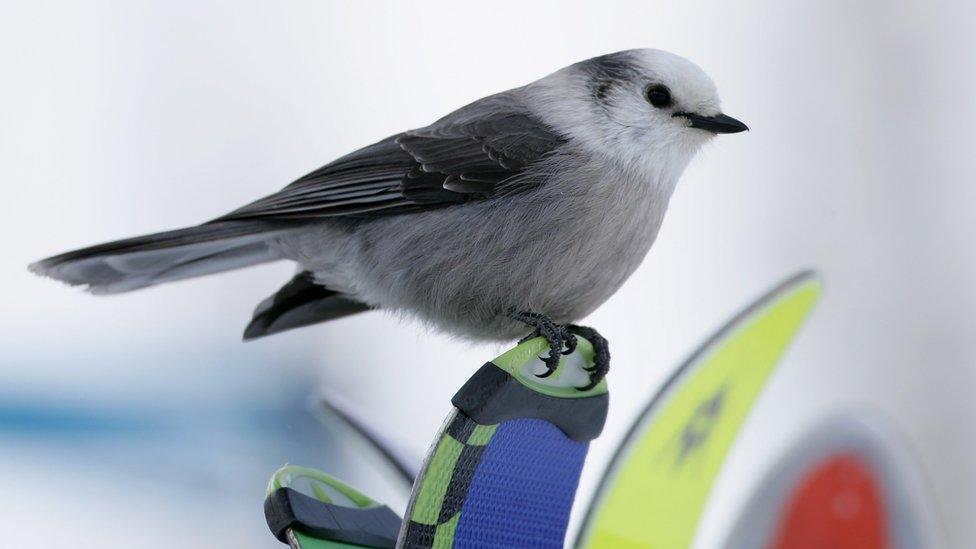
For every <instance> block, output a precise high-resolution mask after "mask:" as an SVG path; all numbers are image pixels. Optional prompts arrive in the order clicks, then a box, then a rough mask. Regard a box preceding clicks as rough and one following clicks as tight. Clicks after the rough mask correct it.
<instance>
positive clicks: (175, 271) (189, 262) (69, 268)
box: [29, 221, 295, 294]
mask: <svg viewBox="0 0 976 549" xmlns="http://www.w3.org/2000/svg"><path fill="white" fill-rule="evenodd" d="M293 227H295V225H282V224H280V223H268V222H265V221H219V222H213V223H206V224H203V225H198V226H196V227H187V228H185V229H177V230H175V231H166V232H162V233H155V234H149V235H144V236H137V237H135V238H128V239H125V240H117V241H115V242H108V243H105V244H99V245H97V246H92V247H89V248H83V249H81V250H75V251H71V252H67V253H63V254H61V255H56V256H54V257H49V258H47V259H43V260H41V261H38V262H36V263H33V264H31V265H30V267H29V268H30V270H31V271H32V272H34V273H36V274H39V275H42V276H47V277H51V278H54V279H57V280H61V281H63V282H66V283H68V284H71V285H73V286H77V285H85V286H87V289H88V290H89V291H90V292H91V293H93V294H114V293H120V292H128V291H130V290H135V289H138V288H145V287H146V286H153V285H155V284H161V283H163V282H170V281H173V280H180V279H183V278H191V277H195V276H202V275H207V274H212V273H219V272H222V271H229V270H231V269H239V268H241V267H248V266H250V265H256V264H258V263H265V262H268V261H274V260H276V259H279V257H278V256H277V254H276V252H275V251H274V250H273V249H272V248H271V246H270V245H269V241H270V240H271V239H272V238H274V237H275V236H277V235H279V234H281V233H282V232H285V231H288V230H290V229H291V228H293Z"/></svg>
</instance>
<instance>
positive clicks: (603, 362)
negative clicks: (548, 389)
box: [566, 324, 610, 391]
mask: <svg viewBox="0 0 976 549" xmlns="http://www.w3.org/2000/svg"><path fill="white" fill-rule="evenodd" d="M566 331H567V332H569V333H571V334H574V335H577V336H580V337H582V338H583V339H586V340H587V341H589V342H590V344H591V345H593V366H591V367H589V368H584V370H586V371H587V372H589V373H590V382H589V383H587V384H586V385H584V386H582V387H577V388H576V389H577V390H579V391H589V390H590V389H592V388H594V387H596V386H597V385H598V384H599V383H600V382H601V381H603V378H605V377H607V372H609V371H610V344H609V343H608V342H607V340H606V338H605V337H603V336H602V335H600V333H599V332H597V331H596V330H594V329H593V328H588V327H586V326H577V325H575V324H570V325H568V326H566Z"/></svg>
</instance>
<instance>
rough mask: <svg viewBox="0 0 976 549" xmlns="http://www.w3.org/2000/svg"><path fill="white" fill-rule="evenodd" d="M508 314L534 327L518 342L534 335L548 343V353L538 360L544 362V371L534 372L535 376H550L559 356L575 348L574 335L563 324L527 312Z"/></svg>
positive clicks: (557, 363) (555, 367) (557, 364)
mask: <svg viewBox="0 0 976 549" xmlns="http://www.w3.org/2000/svg"><path fill="white" fill-rule="evenodd" d="M509 316H510V317H511V318H512V319H514V320H517V321H519V322H523V323H525V324H528V325H529V326H532V327H533V328H535V330H533V331H532V333H530V334H529V335H528V336H526V337H524V338H522V339H520V340H519V343H524V342H526V341H528V340H530V339H532V338H534V337H543V338H545V340H546V342H548V343H549V355H548V356H540V357H539V360H541V361H542V362H544V363H545V365H546V371H545V372H543V373H541V374H536V376H537V377H539V378H546V377H549V376H551V375H552V374H553V373H554V372H555V371H556V369H557V368H558V367H559V357H560V356H562V355H568V354H571V353H572V352H573V351H575V350H576V343H577V342H576V336H575V335H573V334H572V333H570V331H569V330H567V329H566V327H565V326H562V325H559V324H556V323H555V322H553V321H552V319H551V318H549V317H548V316H546V315H543V314H539V313H529V312H513V313H511V314H510V315H509Z"/></svg>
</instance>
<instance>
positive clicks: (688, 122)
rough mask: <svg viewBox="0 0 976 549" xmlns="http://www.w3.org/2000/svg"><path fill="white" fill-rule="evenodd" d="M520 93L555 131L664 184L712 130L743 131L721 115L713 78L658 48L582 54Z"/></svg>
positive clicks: (719, 131) (673, 179) (744, 128)
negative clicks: (583, 56)
mask: <svg viewBox="0 0 976 549" xmlns="http://www.w3.org/2000/svg"><path fill="white" fill-rule="evenodd" d="M527 91H529V94H530V96H531V97H533V98H534V102H535V110H536V111H537V112H539V114H540V115H541V116H542V117H543V118H544V119H545V120H546V122H547V123H549V124H551V125H552V126H553V128H554V129H556V130H557V131H559V132H561V133H563V134H564V135H567V136H570V137H571V138H572V139H573V140H574V141H576V142H578V143H580V145H581V146H583V147H585V148H587V149H589V150H590V151H591V152H593V153H594V154H601V155H605V156H607V158H608V159H610V160H612V161H614V162H615V163H617V164H619V165H621V166H622V167H623V168H624V169H627V170H629V171H634V172H635V173H637V174H639V175H642V176H644V177H650V178H653V180H654V181H657V182H659V183H661V184H665V185H668V184H670V185H673V183H674V182H675V181H676V180H677V178H678V176H679V175H680V174H681V171H682V170H684V168H685V166H686V165H687V164H688V162H689V161H690V160H691V158H692V157H693V156H694V154H695V152H697V151H698V150H699V149H700V148H701V146H702V145H703V144H704V143H705V142H706V141H708V140H709V139H711V138H712V137H714V136H715V135H716V134H719V133H737V132H741V131H744V130H747V129H748V128H747V127H746V125H745V124H743V123H742V122H739V121H738V120H736V119H734V118H732V117H730V116H727V115H725V114H723V113H722V111H721V109H720V104H721V102H720V100H719V97H718V91H717V90H716V88H715V83H714V82H712V79H711V78H709V77H708V75H707V74H705V72H704V71H703V70H702V69H701V68H700V67H698V65H695V64H694V63H692V62H691V61H688V60H687V59H685V58H683V57H679V56H677V55H674V54H672V53H668V52H666V51H661V50H654V49H636V50H626V51H621V52H617V53H611V54H607V55H602V56H600V57H594V58H592V59H587V60H586V61H582V62H579V63H576V64H574V65H570V66H569V67H566V68H564V69H562V70H560V71H558V72H556V73H554V74H552V75H549V76H547V77H546V78H543V79H542V80H539V81H537V82H535V83H533V84H530V85H529V86H527Z"/></svg>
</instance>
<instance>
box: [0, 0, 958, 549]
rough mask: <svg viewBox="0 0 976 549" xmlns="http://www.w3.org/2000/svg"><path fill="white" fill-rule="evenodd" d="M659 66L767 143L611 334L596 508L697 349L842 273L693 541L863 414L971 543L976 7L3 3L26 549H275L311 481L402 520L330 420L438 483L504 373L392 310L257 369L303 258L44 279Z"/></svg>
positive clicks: (733, 175) (18, 534) (700, 212)
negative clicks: (621, 67)
mask: <svg viewBox="0 0 976 549" xmlns="http://www.w3.org/2000/svg"><path fill="white" fill-rule="evenodd" d="M632 47H657V48H662V49H667V50H670V51H673V52H676V53H679V54H681V55H683V56H686V57H688V58H690V59H691V60H693V61H695V62H696V63H698V64H700V65H701V66H702V67H703V68H704V69H705V70H706V71H707V72H708V73H709V74H710V75H711V76H712V77H713V79H714V80H715V81H716V83H717V84H718V87H719V90H720V92H721V95H722V97H723V99H724V103H725V110H726V112H728V113H729V114H731V115H733V116H736V117H737V118H740V119H742V120H743V121H745V122H746V123H748V124H749V126H750V127H751V128H752V131H751V132H749V133H747V134H740V135H735V136H727V137H720V138H718V139H715V140H714V141H713V144H711V145H710V146H709V147H708V149H707V150H705V151H704V152H703V153H702V154H701V155H700V156H699V157H698V158H697V159H696V160H695V161H694V162H693V164H692V165H691V166H690V168H689V169H688V171H687V172H686V174H685V176H684V178H683V179H682V181H681V183H680V184H679V186H678V190H677V192H676V194H675V196H674V200H673V202H672V207H671V210H670V213H669V215H668V218H667V219H666V221H665V224H664V228H663V230H662V232H661V234H660V237H659V240H658V242H657V244H656V246H655V247H654V249H653V250H652V251H651V254H650V255H649V257H648V258H647V260H646V261H645V262H644V264H643V265H642V267H641V268H640V270H639V271H638V272H637V273H636V274H635V275H634V276H633V277H632V278H631V279H630V281H629V282H628V283H627V284H626V285H625V286H624V288H623V289H622V290H621V291H620V292H618V293H617V294H616V295H615V296H614V297H613V298H612V299H611V300H610V301H609V302H608V303H607V304H606V305H605V306H604V307H602V308H601V309H600V310H599V311H598V312H597V313H595V314H594V315H592V317H591V318H588V319H587V320H586V322H587V323H589V324H592V325H594V326H597V327H599V328H600V329H601V331H602V332H603V333H604V334H605V335H607V336H608V337H609V338H610V340H611V341H612V343H613V357H614V362H613V372H612V374H611V377H610V383H611V392H612V406H611V412H610V419H609V424H608V427H607V429H606V431H605V434H604V436H603V437H601V438H600V439H599V440H598V441H596V442H595V443H594V444H593V447H592V451H591V457H590V459H589V461H588V463H587V467H586V471H585V477H584V479H583V484H582V486H581V492H580V499H578V501H581V502H585V501H587V499H588V495H589V494H590V493H591V491H592V488H593V485H594V483H595V482H596V480H597V478H598V475H599V472H600V471H601V470H602V468H603V466H604V464H605V462H606V460H607V458H608V457H609V454H610V452H611V450H612V448H613V447H614V445H615V444H616V443H617V441H618V440H619V437H620V436H621V435H622V433H623V431H624V430H625V429H626V427H627V425H628V423H629V421H630V420H631V418H632V417H633V414H634V413H635V412H636V411H637V410H638V409H639V408H640V407H641V406H642V405H643V403H644V401H645V400H646V399H647V398H648V397H649V395H650V394H651V393H652V392H653V391H654V390H655V388H656V387H657V386H658V385H659V384H660V383H661V381H662V380H663V379H664V378H665V376H667V375H668V373H669V372H670V371H671V370H672V369H673V368H674V366H675V365H676V364H678V362H679V361H680V360H681V359H682V358H683V357H684V356H685V355H686V354H687V353H689V352H690V351H691V350H692V349H693V348H694V347H695V346H696V345H697V343H698V342H699V341H700V340H701V339H702V338H704V337H705V336H707V335H708V334H709V333H711V332H712V331H713V330H714V329H715V328H716V327H717V326H719V325H720V324H721V323H723V322H724V320H725V319H726V318H728V317H729V316H730V315H731V314H733V313H734V312H736V311H737V310H738V309H739V308H740V307H741V306H742V305H744V304H746V303H747V302H748V301H750V300H751V299H753V298H754V297H756V296H757V295H758V294H760V293H762V292H763V291H765V289H766V288H767V287H769V286H770V285H772V284H773V283H775V282H777V281H778V280H780V279H781V278H783V277H785V276H787V275H789V274H791V273H793V272H794V271H797V270H799V269H801V268H806V267H816V268H817V269H819V270H820V271H821V272H822V273H823V276H824V278H825V280H826V286H827V292H826V296H825V299H824V300H823V302H822V303H821V305H820V306H819V308H818V309H817V311H816V313H815V315H814V317H813V318H812V321H811V322H810V324H809V325H808V327H807V329H806V330H805V331H804V332H803V334H802V336H801V338H800V340H799V341H798V342H797V344H796V345H795V346H794V347H793V349H792V350H791V352H790V353H789V355H788V357H787V359H786V361H785V362H784V364H783V365H782V367H781V369H780V370H779V371H778V372H777V373H776V374H775V375H774V377H773V379H772V380H771V382H770V384H769V385H768V387H767V390H766V391H765V393H764V394H763V395H762V396H761V398H760V401H759V403H758V405H757V407H756V408H755V410H754V413H753V414H752V416H751V417H750V419H749V421H748V423H747V424H746V426H745V429H744V431H743V433H742V437H741V438H740V440H739V442H738V443H737V444H736V446H735V448H734V450H733V453H732V456H731V458H730V461H729V463H728V466H727V468H726V469H725V470H724V471H723V473H722V476H721V477H720V479H719V484H718V487H717V491H716V493H715V497H714V498H713V500H712V501H711V504H710V506H709V508H708V510H707V513H706V516H705V522H704V527H703V531H702V532H701V533H700V536H699V538H698V542H697V543H698V545H699V546H700V547H712V546H713V545H714V544H715V543H716V541H717V540H720V539H722V537H723V536H724V535H725V533H726V532H727V531H728V529H729V528H730V527H731V524H730V520H731V519H732V516H733V515H734V513H733V512H730V510H731V509H735V508H736V506H737V505H739V504H740V503H741V502H742V501H743V500H744V499H745V498H746V497H748V495H749V492H750V491H751V489H752V487H753V486H754V485H755V483H756V482H757V480H758V478H759V476H760V475H761V474H762V472H763V471H765V469H766V468H767V467H768V466H769V464H770V463H771V462H772V461H773V460H775V459H776V458H777V457H778V456H779V455H780V454H781V453H782V452H783V451H784V449H785V448H786V447H787V445H788V444H789V443H790V442H791V441H792V440H793V439H794V438H795V437H796V436H798V435H799V434H800V433H801V432H802V431H803V430H804V429H805V428H806V427H808V426H809V425H811V424H812V423H814V422H815V421H816V420H817V419H819V418H820V417H822V416H823V415H824V414H825V413H826V412H827V411H828V410H831V409H834V408H835V407H837V406H850V405H854V406H866V407H871V408H873V409H875V410H877V411H879V412H880V413H882V414H884V415H886V416H887V417H888V418H889V419H890V421H891V422H892V424H893V425H895V427H896V428H897V429H898V430H899V431H900V432H901V433H902V434H903V436H904V438H905V440H906V441H907V443H908V444H909V445H910V446H911V447H912V449H913V450H914V452H915V455H916V456H917V457H918V462H919V465H920V467H921V468H922V472H923V474H924V475H925V477H926V478H927V479H928V481H929V484H930V489H931V493H932V495H933V498H934V500H935V502H936V504H937V506H938V513H939V515H940V517H941V519H942V523H943V526H944V529H945V534H946V538H947V540H948V542H949V545H950V546H951V547H974V546H976V523H974V522H973V521H972V516H973V514H974V513H976V442H974V437H976V429H974V428H973V425H974V424H976V399H974V398H972V395H973V386H974V384H976V337H973V328H972V327H973V326H974V325H976V291H974V290H973V281H974V280H976V250H974V247H973V245H972V235H973V234H974V233H976V216H974V215H973V214H974V206H976V185H974V181H973V175H972V172H971V166H972V154H973V145H972V138H971V133H972V128H973V127H974V126H976V102H974V101H973V99H972V98H973V97H976V76H974V73H973V70H974V66H973V62H972V57H973V56H972V53H973V51H974V47H976V5H974V4H973V3H968V2H961V1H960V2H954V3H946V2H926V3H924V4H923V3H911V2H880V1H878V2H859V3H850V2H840V1H827V2H816V3H811V4H810V5H807V6H800V5H799V4H796V3H789V4H788V5H787V3H777V2H765V3H763V2H745V3H733V2H722V3H718V2H716V3H712V5H702V4H699V5H696V6H690V5H686V4H685V3H673V2H670V3H667V2H646V1H645V2H608V1H604V2H599V3H596V2H593V3H582V2H555V1H550V2H533V3H528V2H514V1H500V0H499V1H495V2H491V3H489V4H485V3H477V4H476V3H459V2H447V1H445V2H425V3H419V2H410V3H396V4H394V3H388V4H380V3H366V2H353V1H348V2H338V1H333V2H231V1H227V2H192V3H191V2H165V3H164V2H157V3H146V2H129V1H127V2H116V3H111V2H96V1H92V2H86V3H83V4H82V3H74V2H60V3H59V2H30V3H25V2H13V1H4V2H3V3H2V8H0V81H2V84H0V175H2V181H3V183H2V184H3V192H4V198H5V200H3V201H2V202H0V227H2V230H3V234H4V235H5V236H4V238H3V248H4V254H3V256H2V259H0V262H2V264H0V283H2V284H0V288H2V290H0V313H2V314H0V466H2V467H3V470H4V471H5V473H6V474H5V475H4V477H5V479H6V480H5V482H4V489H3V490H2V491H0V510H2V513H0V515H2V516H3V519H2V522H3V523H5V524H7V525H9V526H8V527H4V528H2V529H0V545H4V546H26V545H28V544H32V543H31V542H32V541H36V540H37V539H41V540H43V542H42V543H44V544H45V545H53V546H62V545H64V546H72V547H94V546H98V547H108V546H125V545H130V544H131V545H138V546H141V547H174V546H181V547H192V546H199V547H206V546H215V545H216V546H232V545H233V546H236V547H268V548H271V547H276V546H279V545H278V544H277V542H276V541H274V540H273V539H272V538H271V536H270V535H269V534H268V532H267V529H266V527H265V525H264V519H263V515H262V510H261V500H262V498H263V489H264V483H265V482H266V480H267V477H268V476H269V475H270V473H271V472H272V471H273V470H274V469H275V468H276V467H277V466H279V465H280V464H281V463H283V462H284V461H291V462H294V463H304V464H308V465H312V466H318V467H325V468H327V469H328V470H329V471H330V472H335V473H338V474H339V475H340V476H344V477H346V478H348V479H349V480H350V481H352V482H353V483H354V484H359V485H360V486H361V487H363V488H364V490H365V491H367V492H372V493H373V494H375V495H377V496H379V497H381V498H384V499H387V500H388V501H390V502H391V503H392V504H393V505H394V506H402V494H400V493H397V491H396V490H395V489H394V488H393V487H391V486H388V485H385V484H384V483H383V482H382V481H379V480H377V479H379V478H381V475H379V474H376V473H375V471H370V470H364V468H363V467H354V465H357V462H355V461H352V460H353V459H354V457H352V458H351V457H350V456H349V455H348V452H345V453H344V452H343V451H342V450H341V448H337V446H336V444H335V443H334V439H333V438H330V437H329V435H328V433H327V432H326V431H325V430H323V429H322V428H321V425H319V424H318V423H317V422H316V420H315V419H314V418H313V417H312V416H311V415H310V414H308V413H307V410H308V398H309V396H310V395H312V394H314V393H316V391H317V390H318V389H319V388H326V389H327V390H329V391H333V392H338V393H341V394H343V395H345V396H346V397H347V398H348V399H350V400H351V401H353V402H355V403H356V404H358V405H359V406H360V407H361V408H362V409H363V410H367V411H368V413H369V415H370V416H371V417H372V418H373V419H374V420H375V421H376V422H378V423H381V424H384V425H386V426H387V428H388V430H389V432H390V433H393V434H395V436H396V437H397V438H398V439H399V440H400V441H401V442H403V443H404V444H405V445H406V446H407V447H408V448H409V449H410V450H411V451H412V452H414V454H416V455H418V456H419V455H421V454H422V453H423V452H424V450H425V449H426V446H427V444H428V442H429V439H430V436H431V434H432V433H433V431H434V430H435V429H436V427H437V426H438V425H439V424H440V421H441V419H442V418H443V415H444V413H445V412H446V409H447V403H448V401H449V398H450V396H451V395H452V394H453V393H454V391H455V390H456V389H457V387H459V386H460V384H461V383H463V382H464V380H466V379H467V377H468V376H469V375H470V374H471V373H472V372H473V371H474V370H475V369H476V368H477V367H478V366H480V365H481V364H482V363H484V361H485V360H487V359H489V358H490V357H492V356H494V355H495V354H496V353H497V352H498V351H499V350H501V348H499V347H494V346H472V345H468V344H464V343H460V342H457V341H453V340H450V339H448V338H446V337H443V336H441V335H437V334H431V333H426V332H423V331H422V330H420V329H419V328H418V327H417V326H415V325H413V324H410V323H405V322H402V321H398V320H395V319H393V318H390V317H387V316H384V315H383V314H380V313H368V314H364V315H360V316H357V317H355V318H350V319H346V320H341V321H337V322H334V323H331V324H328V325H323V326H319V327H314V328H310V329H304V330H300V331H295V332H291V333H287V334H283V335H280V336H275V337H272V338H268V339H266V340H261V341H258V342H254V343H249V344H246V345H245V344H242V343H240V341H239V339H240V334H241V330H242V329H243V327H244V325H245V324H246V322H247V320H248V319H249V318H250V313H251V310H252V309H253V307H254V306H255V304H256V303H257V302H258V301H259V300H260V299H262V298H264V297H265V296H266V295H268V294H270V293H271V292H273V291H275V290H276V289H277V288H278V287H279V286H280V285H281V284H282V283H283V282H284V281H285V280H286V279H287V278H288V277H289V276H290V274H291V272H292V267H291V266H290V265H287V264H272V265H268V266H263V267H259V268H254V269H249V270H245V271H239V272H235V273H230V274H227V275H223V276H218V277H211V278H207V279H200V280H194V281H188V282H183V283H177V284H172V285H167V286H163V287H159V288H155V289H150V290H146V291H141V292H136V293H133V294H130V295H125V296H120V297H117V298H110V299H105V298H98V299H96V298H93V297H90V296H88V295H85V294H83V293H81V292H79V291H77V290H72V289H69V288H66V287H61V286H58V285H56V284H54V283H52V282H50V281H46V280H42V279H39V278H36V277H33V276H31V275H29V274H28V273H27V270H26V265H27V263H29V262H30V261H32V260H36V259H39V258H41V257H44V256H47V255H51V254H53V253H57V252H61V251H64V250H67V249H71V248H74V247H78V246H84V245H88V244H92V243H96V242H100V241H103V240H109V239H116V238H120V237H126V236H132V235H136V234H140V233H144V232H151V231H157V230H162V229H169V228H175V227H178V226H182V225H188V224H194V223H197V222H200V221H204V220H207V219H210V218H213V217H216V216H217V215H220V214H222V213H225V212H226V211H228V210H230V209H233V208H234V207H236V206H238V205H241V204H243V203H245V202H248V201H250V200H252V199H255V198H257V197H260V196H262V195H264V194H267V193H269V192H271V191H274V190H276V189H278V188H279V187H281V186H283V185H284V184H286V183H288V182H289V181H291V180H292V179H294V178H296V177H298V176H300V175H302V174H304V173H306V172H307V171H309V170H311V169H313V168H316V167H318V166H319V165H321V164H323V163H325V162H327V161H329V160H331V159H333V158H335V157H337V156H339V155H342V154H344V153H346V152H348V151H350V150H352V149H354V148H357V147H359V146H362V145H365V144H368V143H371V142H373V141H376V140H377V139H379V138H382V137H384V136H386V135H389V134H392V133H395V132H397V131H400V130H403V129H406V128H411V127H417V126H423V125H426V124H427V123H429V122H431V121H433V120H434V119H436V118H438V117H439V116H441V115H442V114H445V113H447V112H448V111H450V110H452V109H454V108H456V107H459V106H461V105H463V104H465V103H467V102H470V101H472V100H474V99H477V98H479V97H481V96H484V95H487V94H489V93H492V92H495V91H500V90H503V89H507V88H510V87H514V86H517V85H521V84H524V83H526V82H528V81H531V80H534V79H536V78H538V77H541V76H543V75H545V74H548V73H549V72H552V71H554V70H556V69H558V68H560V67H562V66H564V65H567V64H569V63H572V62H575V61H578V60H581V59H584V58H587V57H591V56H594V55H598V54H602V53H607V52H611V51H616V50H620V49H626V48H632ZM581 508H582V506H581V505H577V509H576V511H577V512H579V511H580V509H581ZM14 525H15V526H16V527H13V526H14Z"/></svg>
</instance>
